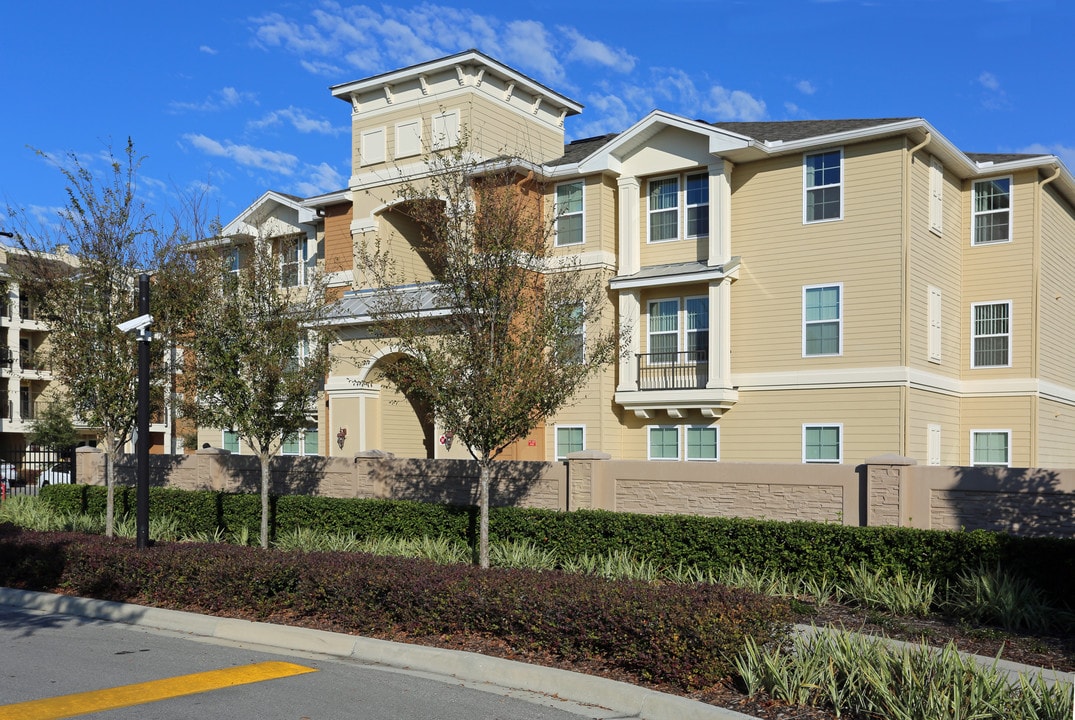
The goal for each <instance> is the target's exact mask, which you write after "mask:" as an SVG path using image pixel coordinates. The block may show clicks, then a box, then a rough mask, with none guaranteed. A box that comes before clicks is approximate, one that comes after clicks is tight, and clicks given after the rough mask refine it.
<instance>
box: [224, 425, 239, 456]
mask: <svg viewBox="0 0 1075 720" xmlns="http://www.w3.org/2000/svg"><path fill="white" fill-rule="evenodd" d="M221 446H222V447H223V449H225V450H227V451H228V452H230V453H235V454H236V455H238V454H239V433H237V432H235V431H234V430H225V431H224V436H223V437H222V438H221Z"/></svg>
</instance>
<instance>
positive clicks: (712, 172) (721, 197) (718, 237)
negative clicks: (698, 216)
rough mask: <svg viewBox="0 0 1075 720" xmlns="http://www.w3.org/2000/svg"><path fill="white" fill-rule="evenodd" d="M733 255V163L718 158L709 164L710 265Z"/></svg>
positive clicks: (720, 263)
mask: <svg viewBox="0 0 1075 720" xmlns="http://www.w3.org/2000/svg"><path fill="white" fill-rule="evenodd" d="M731 256H732V163H731V162H730V161H728V160H722V159H719V158H718V159H717V160H716V161H715V162H714V163H712V164H711V165H710V166H709V261H708V264H709V265H711V266H712V265H723V264H724V263H726V262H728V260H729V259H731Z"/></svg>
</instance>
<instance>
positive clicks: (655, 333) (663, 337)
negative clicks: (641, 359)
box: [646, 300, 679, 363]
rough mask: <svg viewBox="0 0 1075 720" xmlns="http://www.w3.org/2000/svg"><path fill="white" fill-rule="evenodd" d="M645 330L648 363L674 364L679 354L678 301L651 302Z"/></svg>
mask: <svg viewBox="0 0 1075 720" xmlns="http://www.w3.org/2000/svg"><path fill="white" fill-rule="evenodd" d="M647 330H648V335H647V336H646V345H647V348H648V350H649V353H650V362H652V363H673V362H675V361H676V354H677V353H678V352H679V300H651V301H650V304H649V314H648V315H647Z"/></svg>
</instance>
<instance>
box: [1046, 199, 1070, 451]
mask: <svg viewBox="0 0 1075 720" xmlns="http://www.w3.org/2000/svg"><path fill="white" fill-rule="evenodd" d="M1041 201H1042V209H1041V291H1040V298H1041V300H1040V308H1041V320H1040V326H1039V332H1040V337H1039V340H1038V351H1039V353H1040V358H1039V363H1040V374H1041V377H1042V379H1043V380H1049V381H1051V382H1055V383H1061V384H1063V385H1065V386H1067V387H1068V388H1069V389H1070V390H1071V391H1072V392H1073V393H1075V266H1073V265H1072V262H1073V259H1075V211H1073V210H1072V207H1071V205H1069V204H1068V203H1067V202H1065V201H1064V200H1063V199H1061V198H1059V197H1058V196H1057V195H1056V193H1055V191H1054V190H1053V189H1052V186H1050V185H1047V186H1046V189H1045V192H1044V193H1042V198H1041ZM1073 442H1075V438H1073Z"/></svg>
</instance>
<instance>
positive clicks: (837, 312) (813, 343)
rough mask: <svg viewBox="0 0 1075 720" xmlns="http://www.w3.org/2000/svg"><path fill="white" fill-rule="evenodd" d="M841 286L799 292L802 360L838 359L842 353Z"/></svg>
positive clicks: (813, 288)
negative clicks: (801, 323) (811, 358)
mask: <svg viewBox="0 0 1075 720" xmlns="http://www.w3.org/2000/svg"><path fill="white" fill-rule="evenodd" d="M842 295H843V285H842V284H841V283H836V284H835V285H808V286H806V287H804V288H803V356H804V357H812V356H818V355H839V354H841V352H842V351H843V348H842V345H841V339H842V336H843V332H842V330H843V307H842V305H843V303H842V297H841V296H842Z"/></svg>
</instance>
